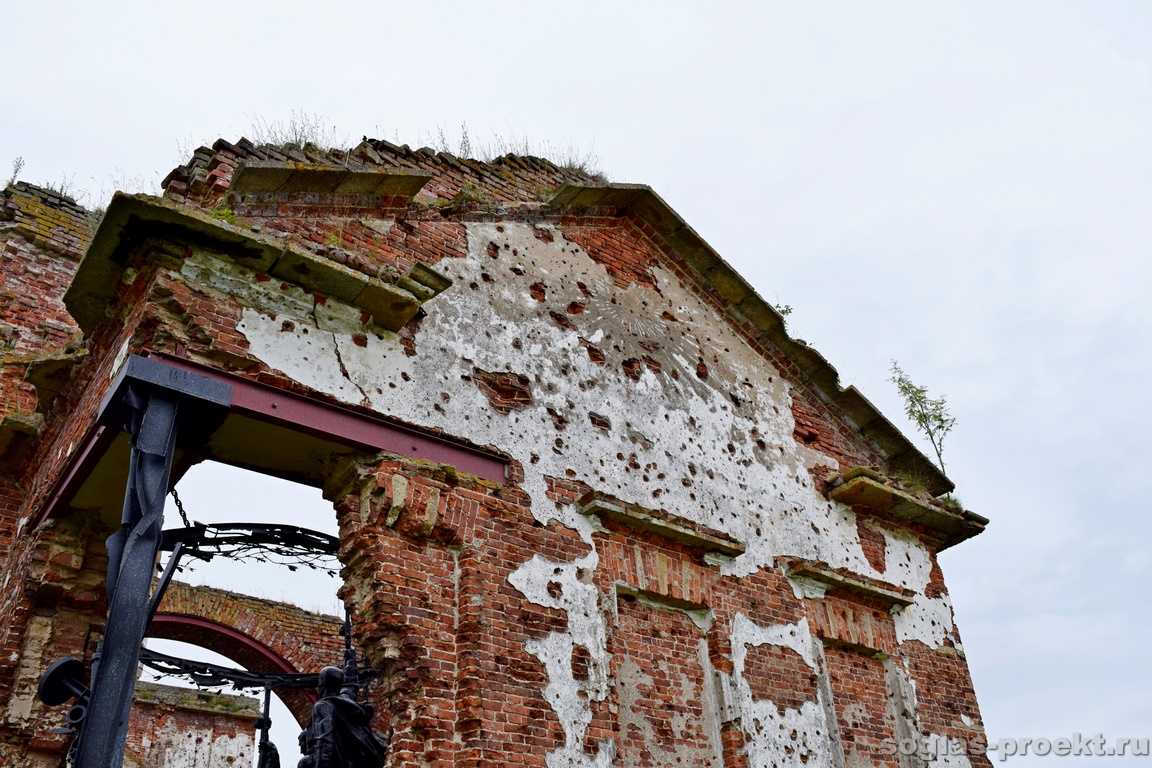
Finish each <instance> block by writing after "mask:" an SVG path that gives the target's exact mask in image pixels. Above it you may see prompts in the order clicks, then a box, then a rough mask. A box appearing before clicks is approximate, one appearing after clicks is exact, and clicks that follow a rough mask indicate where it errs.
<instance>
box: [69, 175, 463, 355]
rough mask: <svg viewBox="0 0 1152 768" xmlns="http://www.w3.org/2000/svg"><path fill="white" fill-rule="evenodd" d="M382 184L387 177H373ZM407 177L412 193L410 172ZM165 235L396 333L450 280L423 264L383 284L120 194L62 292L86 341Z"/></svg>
mask: <svg viewBox="0 0 1152 768" xmlns="http://www.w3.org/2000/svg"><path fill="white" fill-rule="evenodd" d="M373 177H374V179H376V180H377V182H378V183H384V180H386V179H387V178H388V174H384V173H380V174H373ZM403 180H404V181H405V183H406V184H407V186H406V187H405V189H407V190H410V189H412V188H413V187H414V186H415V185H414V184H412V183H410V182H411V175H409V174H406V175H405V176H404V177H403ZM153 237H166V238H168V239H174V240H177V241H179V242H183V243H188V244H192V245H199V246H202V247H205V248H208V249H210V250H212V251H214V252H216V253H219V254H221V255H223V256H226V257H228V258H230V259H231V260H232V261H234V262H236V263H237V264H239V265H241V266H243V267H246V268H248V269H251V270H253V271H254V272H258V273H264V274H268V275H270V276H272V277H275V278H278V279H280V280H283V281H284V282H288V283H293V284H295V285H298V286H300V287H302V288H304V289H305V290H307V291H310V292H313V293H319V294H323V295H325V296H330V297H332V298H335V299H338V300H340V301H344V302H346V303H348V304H351V305H352V306H355V307H358V308H360V309H364V310H366V311H367V312H368V313H369V314H370V315H371V316H372V319H373V321H375V322H376V324H377V325H379V326H380V327H382V328H386V329H387V330H390V331H398V330H400V329H401V328H403V327H404V324H405V323H407V322H408V321H409V320H410V319H412V317H414V316H415V314H416V312H417V311H418V310H419V309H420V305H421V304H423V303H424V302H425V301H428V300H429V299H431V298H433V297H434V296H436V295H438V294H439V293H441V292H442V291H444V290H445V289H446V288H448V287H449V286H450V285H451V284H452V281H451V280H449V279H448V278H447V277H445V276H443V275H441V274H439V273H438V272H436V271H435V270H433V269H431V268H430V267H427V266H425V265H423V264H417V265H415V266H413V268H412V270H411V271H410V272H409V273H408V274H407V275H405V276H404V277H402V278H400V280H399V281H397V283H396V284H391V283H386V282H384V281H383V280H380V279H379V278H376V277H371V276H369V275H366V274H364V273H362V272H359V271H357V270H355V269H352V268H351V267H347V266H345V265H343V264H340V263H338V262H335V261H333V260H331V259H327V258H325V257H323V256H320V255H319V254H315V253H311V252H309V251H306V250H303V249H300V248H295V247H293V246H291V245H289V244H288V243H286V242H285V241H284V240H282V239H281V238H278V237H274V236H270V235H265V234H261V233H259V232H254V231H252V230H250V229H245V228H243V227H239V226H236V225H234V224H229V223H228V222H227V221H225V220H223V219H218V218H214V217H212V216H211V215H210V214H207V213H204V212H203V211H200V210H197V209H194V208H189V207H187V206H185V205H182V204H180V203H176V202H173V201H171V200H167V199H165V198H161V197H152V196H151V195H128V194H124V193H122V192H117V193H116V195H115V196H114V197H113V198H112V202H111V203H109V205H108V210H107V212H106V213H105V214H104V217H103V218H102V219H101V221H100V226H99V228H98V229H97V230H96V234H95V235H94V236H93V238H92V242H91V244H90V245H89V246H88V250H87V251H86V252H85V254H84V257H83V258H82V259H81V261H80V265H79V267H78V268H77V269H76V275H75V277H73V279H72V283H71V285H69V286H68V290H67V291H66V292H65V294H64V305H65V306H66V307H67V308H68V311H69V312H70V313H71V314H72V317H73V318H74V319H75V320H76V323H77V325H79V326H80V328H81V330H82V331H83V332H84V334H85V336H91V335H92V332H93V331H94V330H95V329H96V328H97V327H98V326H99V325H100V324H101V323H102V322H104V320H105V318H106V316H107V310H108V308H109V307H110V306H111V305H112V304H113V302H114V301H115V297H116V288H117V286H118V285H119V283H120V280H121V278H122V276H123V274H124V270H125V268H126V263H127V261H128V259H130V258H131V257H132V255H133V253H134V251H135V250H136V249H137V248H138V247H139V246H140V245H141V244H143V243H144V242H145V241H146V240H148V239H150V238H153Z"/></svg>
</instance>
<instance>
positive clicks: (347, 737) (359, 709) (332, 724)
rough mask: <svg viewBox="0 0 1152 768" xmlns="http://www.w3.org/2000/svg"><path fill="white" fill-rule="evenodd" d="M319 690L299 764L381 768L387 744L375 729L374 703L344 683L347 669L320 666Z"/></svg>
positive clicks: (310, 767)
mask: <svg viewBox="0 0 1152 768" xmlns="http://www.w3.org/2000/svg"><path fill="white" fill-rule="evenodd" d="M319 693H320V698H319V700H318V701H317V702H316V704H315V705H313V707H312V714H311V715H310V716H309V717H308V725H307V726H306V727H305V728H304V731H303V732H302V733H301V734H300V751H301V752H302V753H303V754H304V757H302V758H300V763H299V766H298V768H382V766H383V765H384V757H385V754H386V752H387V751H388V745H387V744H386V743H384V742H383V741H381V740H380V738H379V737H378V736H377V735H376V734H375V733H374V732H373V731H372V707H370V706H368V705H367V704H361V703H359V702H357V701H356V699H355V687H354V686H347V687H346V686H345V685H344V671H343V670H341V669H340V668H339V667H324V669H322V670H320V677H319Z"/></svg>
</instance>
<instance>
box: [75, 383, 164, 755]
mask: <svg viewBox="0 0 1152 768" xmlns="http://www.w3.org/2000/svg"><path fill="white" fill-rule="evenodd" d="M146 397H147V400H146V403H145V404H144V405H143V408H141V409H134V410H137V412H136V413H133V414H132V422H133V423H132V425H131V426H132V427H133V429H132V432H133V434H132V458H131V462H132V464H131V469H130V478H129V485H128V489H127V493H126V494H125V497H124V516H123V519H122V522H121V526H120V530H118V531H117V532H116V533H114V534H112V536H111V537H110V538H111V539H113V543H111V544H110V546H109V548H108V549H109V552H112V551H115V550H118V551H119V558H118V560H119V562H117V563H115V565H116V566H117V567H116V569H115V570H114V571H113V570H112V568H113V564H112V563H110V564H109V569H110V573H109V576H110V577H111V578H110V579H109V581H110V582H112V588H113V592H112V594H111V595H110V596H109V601H108V602H109V605H108V623H107V625H106V627H105V631H104V641H103V642H102V643H101V653H100V668H99V670H98V675H97V679H96V680H95V681H94V687H93V690H92V698H91V701H92V703H91V705H90V707H89V715H88V717H87V718H86V721H85V723H84V729H83V731H82V733H81V737H80V738H81V741H80V745H79V749H78V750H77V760H76V764H77V766H78V768H118V767H119V766H120V765H121V763H122V761H123V757H124V744H125V741H126V739H127V736H128V716H129V712H130V710H131V707H132V694H133V692H134V690H135V687H136V666H137V664H138V663H139V661H140V644H141V643H142V642H143V640H144V630H145V629H147V626H148V607H149V600H148V597H149V592H150V590H151V586H152V573H153V569H154V568H155V567H156V556H157V555H158V554H159V551H160V529H161V527H162V523H163V521H164V499H165V497H166V496H167V495H168V479H169V475H170V474H171V471H172V459H173V456H174V454H175V450H176V415H177V411H178V409H179V406H178V402H177V399H176V398H175V397H172V396H171V395H169V394H167V393H164V392H154V393H152V394H150V395H147V396H146Z"/></svg>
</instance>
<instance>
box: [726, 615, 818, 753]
mask: <svg viewBox="0 0 1152 768" xmlns="http://www.w3.org/2000/svg"><path fill="white" fill-rule="evenodd" d="M731 642H732V665H733V671H732V680H731V684H730V685H729V686H725V687H726V688H727V689H728V690H729V691H730V692H731V693H730V696H731V698H732V701H731V702H730V707H731V709H732V710H733V711H732V714H733V715H734V716H736V717H739V718H740V723H741V727H742V728H743V731H744V737H745V744H746V748H747V750H748V764H749V765H752V766H765V767H766V766H774V767H775V768H830V767H831V766H832V764H833V763H832V740H831V739H830V738H829V731H830V725H829V722H828V708H829V702H826V701H823V698H824V693H823V692H822V691H821V690H820V689H817V691H816V700H815V701H806V702H804V703H803V704H802V705H801V706H800V708H799V709H793V708H780V707H778V706H777V705H776V703H775V702H773V701H768V700H764V699H756V698H755V697H754V696H753V694H752V688H751V686H750V685H749V684H748V681H747V680H746V679H745V678H744V664H745V660H746V659H747V655H748V648H749V647H752V646H758V645H766V644H767V645H776V646H780V647H783V648H787V649H789V650H791V651H793V652H794V653H796V654H797V655H799V656H800V658H801V659H803V660H804V663H805V664H807V665H808V667H809V668H810V669H811V670H812V672H813V673H814V674H816V675H823V674H824V670H823V668H822V664H821V663H820V660H819V657H818V654H819V647H818V646H819V643H820V641H819V640H818V639H816V637H814V636H813V635H812V633H811V632H810V631H809V629H808V620H807V619H801V620H800V621H799V622H797V623H796V624H777V625H774V626H770V627H761V626H758V625H757V624H755V623H754V622H753V621H751V620H750V619H748V618H747V617H746V616H744V615H743V614H737V615H736V616H735V618H734V619H733V620H732V641H731Z"/></svg>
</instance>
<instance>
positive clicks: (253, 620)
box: [147, 582, 344, 725]
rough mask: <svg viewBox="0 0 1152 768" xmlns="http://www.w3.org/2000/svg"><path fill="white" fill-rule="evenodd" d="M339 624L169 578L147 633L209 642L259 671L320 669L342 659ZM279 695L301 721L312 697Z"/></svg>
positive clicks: (210, 646)
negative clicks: (173, 580)
mask: <svg viewBox="0 0 1152 768" xmlns="http://www.w3.org/2000/svg"><path fill="white" fill-rule="evenodd" d="M341 624H342V621H341V620H340V619H338V618H336V617H335V616H325V615H323V614H319V613H312V612H310V611H305V610H303V609H302V608H298V607H296V606H294V605H289V604H287V603H278V602H274V601H271V600H261V599H260V598H257V597H252V596H250V595H242V594H238V593H236V592H229V591H227V590H223V589H216V588H214V587H193V586H190V585H188V584H182V583H180V582H173V583H172V584H170V585H169V587H168V590H167V592H165V593H164V599H163V600H162V601H161V603H160V610H159V611H158V612H157V614H156V617H155V618H154V619H153V620H152V624H151V625H150V626H149V628H148V633H147V635H148V637H153V638H157V639H164V640H178V641H180V642H185V643H191V644H192V645H197V646H200V647H202V648H207V649H208V650H210V651H214V652H216V653H219V654H220V655H222V656H225V657H227V658H229V659H231V660H232V661H234V662H236V663H237V664H240V665H242V666H243V667H245V668H247V669H250V670H253V671H257V672H318V671H319V670H320V669H321V668H322V667H325V666H327V665H329V664H337V665H339V664H341V663H342V661H343V649H344V646H343V639H342V638H341V637H340V635H339V631H340V627H341ZM277 695H279V696H280V699H281V700H282V701H283V702H284V704H285V706H287V707H288V710H289V711H290V712H291V713H292V716H293V717H295V718H296V720H297V722H299V723H300V724H301V725H303V724H304V723H305V722H306V721H307V719H308V714H309V712H310V711H311V708H312V703H313V701H314V700H315V697H314V696H313V695H311V694H309V693H304V692H300V691H295V692H292V691H286V692H284V693H282V694H277Z"/></svg>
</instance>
